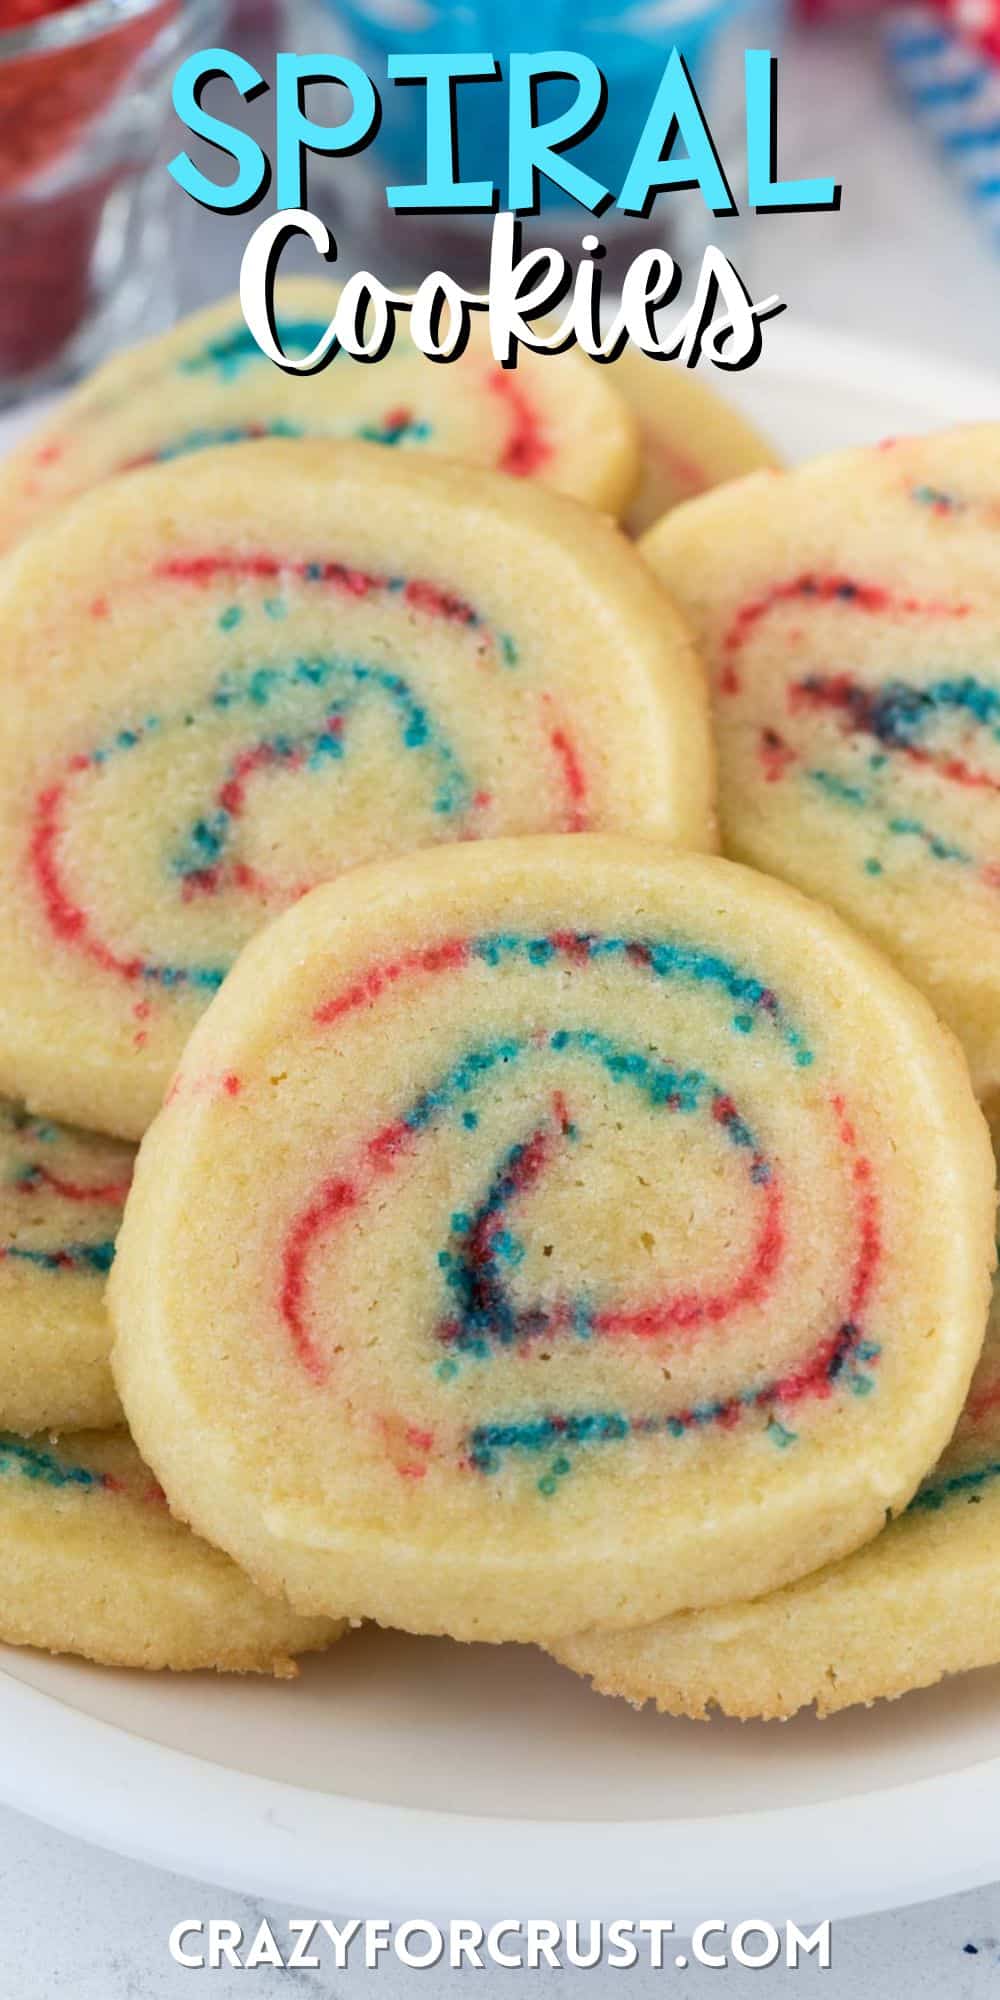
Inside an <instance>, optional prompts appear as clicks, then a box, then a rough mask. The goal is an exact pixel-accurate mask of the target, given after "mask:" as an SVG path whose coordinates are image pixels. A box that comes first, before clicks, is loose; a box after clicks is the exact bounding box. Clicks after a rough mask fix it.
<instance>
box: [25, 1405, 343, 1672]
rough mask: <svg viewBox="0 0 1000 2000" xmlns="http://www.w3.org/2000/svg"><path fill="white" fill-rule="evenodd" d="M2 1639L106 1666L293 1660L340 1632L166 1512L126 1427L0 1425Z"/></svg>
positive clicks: (284, 1664) (226, 1667) (240, 1667)
mask: <svg viewBox="0 0 1000 2000" xmlns="http://www.w3.org/2000/svg"><path fill="white" fill-rule="evenodd" d="M0 1523H2V1529H3V1532H2V1534H0V1640H2V1642H3V1644H4V1645H9V1646H36V1647H40V1648H41V1649H42V1650H43V1651H45V1652H50V1653H76V1654H80V1655H82V1656H83V1658H85V1659H88V1660H96V1661H98V1662H100V1663H101V1664H103V1665H107V1666H117V1667H145V1668H150V1669H155V1668H162V1667H171V1668H174V1669H175V1670H186V1671H191V1670H194V1669H197V1668H217V1669H218V1670H219V1671H220V1672H231V1673H271V1674H279V1675H282V1676H286V1677H287V1676H289V1675H292V1674H294V1673H295V1671H296V1669H295V1664H294V1656H295V1654H297V1653H307V1652H317V1651H319V1650H321V1649H322V1648H324V1647H326V1646H329V1645H331V1644H332V1643H333V1641H334V1640H335V1639H337V1638H339V1637H340V1633H341V1630H342V1628H341V1627H340V1626H339V1625H337V1624H335V1623H334V1622H333V1621H331V1620H329V1619H320V1618H301V1617H298V1616H296V1614H295V1612H293V1611H291V1610H289V1608H288V1606H287V1605H286V1604H283V1603H282V1602H281V1601H280V1600H279V1599H275V1598H270V1597H265V1596H264V1595H263V1593H262V1592H261V1591H259V1590H256V1589H255V1588H254V1586H253V1584H252V1583H250V1582H249V1580H248V1579H247V1577H245V1576H244V1575H243V1574H242V1573H241V1571H240V1570H238V1569H237V1567H236V1565H235V1563H232V1562H230V1561H229V1559H228V1557H226V1556H224V1555H221V1554H220V1552H219V1550H218V1549H213V1548H210V1547H209V1546H208V1543H207V1542H203V1541H199V1539H198V1537H197V1536H196V1535H193V1534H192V1533H191V1531H190V1529H189V1528H185V1527H184V1526H183V1524H182V1523H181V1522H180V1521H175V1520H174V1519H173V1518H172V1517H171V1515H170V1513H169V1512H168V1509H167V1505H166V1501H165V1500H164V1497H163V1493H162V1491H161V1489H160V1487H159V1486H158V1485H157V1482H156V1480H155V1479H154V1478H153V1476H152V1474H151V1473H150V1471H149V1470H148V1468H147V1467H146V1466H144V1465H143V1463H142V1460H141V1458H140V1457H139V1454H138V1452H137V1451H136V1449H135V1446H134V1445H133V1443H132V1442H131V1439H130V1438H129V1437H128V1436H127V1435H126V1433H125V1432H124V1431H120V1430H119V1431H84V1432H81V1433H80V1434H79V1435H78V1436H76V1437H73V1438H66V1439H62V1440H60V1441H58V1442H56V1443H54V1442H53V1440H52V1439H51V1438H50V1437H49V1436H48V1435H43V1436H40V1437H30V1438H25V1437H16V1436H14V1435H13V1434H11V1433H7V1434H0Z"/></svg>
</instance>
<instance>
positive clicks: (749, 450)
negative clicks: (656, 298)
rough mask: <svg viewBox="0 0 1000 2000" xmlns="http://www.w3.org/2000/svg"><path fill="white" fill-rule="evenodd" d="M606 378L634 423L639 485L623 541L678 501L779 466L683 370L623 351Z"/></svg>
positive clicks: (768, 449)
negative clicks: (637, 428) (747, 474)
mask: <svg viewBox="0 0 1000 2000" xmlns="http://www.w3.org/2000/svg"><path fill="white" fill-rule="evenodd" d="M607 373H608V375H609V376H610V378H611V382H612V384H613V386H614V388H616V389H617V390H618V391H619V394H620V395H622V396H624V397H625V400H626V402H627V403H629V404H630V405H631V408H632V409H633V410H634V412H635V415H636V417H637V418H638V422H639V453H640V465H641V471H640V476H639V486H638V490H637V492H636V494H635V497H634V499H633V500H632V502H631V504H630V506H628V507H627V508H626V510H625V516H624V525H625V527H626V528H627V529H628V532H629V534H630V535H641V534H643V533H644V532H645V530H646V529H647V528H650V527H652V525H653V523H654V521H658V520H659V519H660V516H661V515H663V514H665V513H667V511H668V509H669V508H671V507H676V506H677V505H678V503H679V502H680V501H682V500H692V499H694V498H695V497H696V496H697V495H698V494H699V493H705V492H708V490H709V489H710V488H711V487H713V486H721V485H722V484H723V482H724V481H725V480H727V479H739V478H740V477H741V476H742V475H743V474H744V473H747V472H758V471H760V470H761V469H762V468H764V467H765V466H771V467H774V466H778V465H780V463H781V461H780V459H779V457H778V455H777V453H776V452H775V450H774V447H773V445H771V444H769V443H768V441H767V439H766V438H764V437H762V436H761V434H760V432H759V431H758V430H755V428H754V426H753V424H751V423H749V422H748V420H747V418H746V417H744V416H742V415H741V413H740V411H739V410H737V409H734V407H733V405H732V403H730V402H727V401H726V399H725V398H724V397H723V396H720V395H719V394H718V393H717V392H716V391H715V390H714V389H710V388H709V387H708V385H707V383H706V382H705V381H704V380H703V379H702V378H701V377H700V376H696V375H694V374H692V372H691V370H690V369H689V368H681V367H679V366H678V364H677V362H675V361H652V360H650V359H649V357H648V356H647V355H645V354H640V353H639V351H638V349H637V348H634V347H627V348H626V349H625V352H624V354H621V355H620V356H619V358H618V360H617V361H615V362H612V363H610V364H609V365H608V368H607Z"/></svg>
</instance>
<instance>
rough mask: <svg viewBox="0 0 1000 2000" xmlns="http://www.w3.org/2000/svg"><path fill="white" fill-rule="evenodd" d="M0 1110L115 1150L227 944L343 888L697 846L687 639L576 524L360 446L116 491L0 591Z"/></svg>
mask: <svg viewBox="0 0 1000 2000" xmlns="http://www.w3.org/2000/svg"><path fill="white" fill-rule="evenodd" d="M0 632H2V635H3V637H2V642H0V694H2V699H3V704H4V728H3V732H2V740H0V833H2V839H0V849H2V857H0V966H2V972H0V1087H3V1085H5V1084H6V1086H7V1087H8V1088H9V1089H11V1090H12V1091H13V1090H16V1091H18V1092H19V1093H20V1094H22V1095H23V1096H25V1097H26V1099H27V1100H28V1102H29V1103H30V1104H32V1106H33V1107H35V1108H37V1109H40V1110H42V1111H45V1112H46V1113H49V1114H51V1115H53V1116H57V1117H64V1118H72V1119H74V1120H75V1121H76V1122H78V1123H81V1124H87V1125H91V1126H94V1127H96V1128H97V1129H99V1130H102V1131H114V1132H120V1133H123V1134H125V1135H126V1136H129V1137H138V1136H139V1135H140V1134H141V1133H142V1131H143V1130H144V1129H145V1126H146V1125H147V1124H148V1123H149V1120H150V1118H151V1117H152V1116H153V1113H154V1111H155V1110H156V1108H157V1106H158V1104H159V1102H160V1098H161V1096H162V1094H163V1090H164V1087H165V1085H166V1082H167V1080H168V1078H169V1075H170V1072H171V1070H172V1068H173V1066H174V1063H175V1062H176V1059H177V1057H178V1055H179V1053H180V1050H181V1048H182V1046H183V1044H184V1041H185V1039H186V1036H187V1034H188V1032H189V1030H190V1029H191V1027H192V1026H193V1024H194V1022H195V1020H196V1018H197V1016H198V1014H199V1012H200V1011H201V1009H202V1008H203V1007H204V1006H205V1004H206V1002H207V1001H208V999H209V998H210V997H211V995H212V993H213V992H214V991H215V990H216V988H217V987H218V986H219V985H220V984H221V982H222V979H223V977H224V975H225V973H226V972H227V970H228V968H229V966H230V964H231V963H232V961H233V959H234V958H235V957H236V954H237V952H238V951H239V950H240V948H241V946H242V945H243V944H244V943H245V942H246V940H247V938H248V937H250V936H251V935H252V933H253V932H254V931H255V930H257V929H258V928H259V926H260V925H261V924H262V923H264V922H266V921H267V920H268V919H269V918H271V917H273V916H274V915H275V914H276V912H277V911H279V910H280V909H281V908H282V907H283V905H284V904H286V903H288V902H291V901H293V900H294V899H295V898H296V897H298V896H299V895H301V894H302V893H303V891H304V890H305V889H307V888H309V887H310V886H312V885H313V884H315V883H316V882H320V881H323V880H326V879H328V878H329V877H330V876H331V875H334V874H336V873H337V872H338V871H339V870H340V869H341V868H344V867H350V866H353V865H354V864H355V863H357V862H360V861H365V860H367V859H369V858H370V857H373V856H377V855H379V854H383V853H392V852H395V851H399V850H401V849H405V848H412V847H417V846H420V845H424V844H427V843H430V842H435V841H441V840H456V839H465V840H471V839H477V838H478V837H479V836H480V835H483V834H490V833H497V832H532V831H540V830H548V829H553V830H560V831H576V830H578V829H581V828H586V827H599V828H603V827H612V828H632V827H635V828H636V829H641V830H644V831H646V832H648V833H650V834H656V835H661V836H663V837H664V838H667V839H673V840H676V841H678V842H680V843H681V844H689V845H693V846H697V845H702V844H707V843H709V842H710V841H711V839H712V837H713V829H712V818H711V792H712V771H711V749H710V743H709V736H708V705H707V697H706V695H705V692H704V688H703V684H702V679H701V672H700V668H699V666H698V664H697V661H696V659H695V656H694V653H693V650H692V648H691V646H690V642H689V640H688V638H687V635H686V632H684V630H683V629H682V628H681V626H680V623H679V621H678V620H677V618H676V617H675V615H674V613H673V612H672V610H671V608H670V606H669V605H668V604H667V603H666V601H665V599H664V597H663V595H662V592H661V591H660V589H659V588H658V586H657V585H656V584H655V583H654V581H653V580H652V579H651V578H650V576H649V574H648V572H647V571H646V569H645V566H644V564H643V563H642V562H641V560H640V558H639V557H638V556H637V555H636V554H635V553H634V552H633V551H632V550H631V549H630V548H629V546H628V545H627V543H625V541H624V540H623V538H622V537H621V536H620V535H619V534H618V533H617V531H615V530H614V529H612V528H611V527H609V526H608V524H607V523H605V522H603V521H602V520H601V519H600V518H599V517H598V516H597V515H594V514H591V513H590V512H588V511H587V510H585V509H583V508H580V507H577V506H576V505H574V504H573V503H572V502H570V501H565V500H560V499H559V498H557V497H556V496H554V495H552V494H545V493H543V492H542V491H541V490H540V489H531V490H529V489H522V490H517V491H515V489H514V488H513V487H512V486H511V483H510V482H509V481H501V480H498V479H496V478H495V477H494V476H493V475H491V474H486V473H474V472H472V471H469V470H467V469H461V470H459V469H457V468H455V467H453V466H447V467H446V466H444V465H443V464H437V465H436V464H434V463H433V462H432V461H431V460H425V461H424V462H422V463H420V464H417V463H414V462H413V461H412V460H411V461H404V460H402V459H394V458H393V457H392V456H391V454H390V453H388V452H379V451H376V450H374V449H373V448H371V447H369V446H360V445H343V446H336V445H322V444H305V443H303V444H299V445H294V446H293V445H287V444H275V443H263V444H255V445H247V446H245V448H244V450H243V451H242V452H240V453H235V452H233V453H230V452H206V453H204V454H203V455H202V456H201V457H200V458H199V459H197V460H190V461H188V462H186V463H185V464H184V465H183V466H161V467H158V468H157V469H156V470H154V471H149V472H146V473H142V474H138V473H137V474H135V475H134V476H133V477H132V478H130V479H128V480H117V481H110V482H108V484H107V485H105V486H104V487H103V488H102V489H101V490H100V492H98V493H96V494H94V495H92V496H90V497H89V498H88V499H87V500H86V501H82V502H80V503H78V504H77V505H76V506H75V507H73V508H72V509H69V510H67V512H66V513H65V514H64V516H63V518H62V520H61V521H59V522H58V523H54V524H53V525H52V526H51V528H50V529H49V530H48V531H47V532H46V534H45V535H44V537H42V536H39V537H37V538H34V539H33V540H32V541H31V542H30V543H26V544H24V545H23V546H22V548H21V549H19V550H18V551H16V552H15V553H14V554H13V555H12V556H11V557H9V558H8V561H7V563H6V565H5V569H4V573H3V575H2V577H0Z"/></svg>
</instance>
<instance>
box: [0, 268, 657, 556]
mask: <svg viewBox="0 0 1000 2000" xmlns="http://www.w3.org/2000/svg"><path fill="white" fill-rule="evenodd" d="M338 296H339V291H338V288H337V287H336V286H335V285H331V284H330V283H328V282H327V281H326V280H324V279H322V278H320V279H307V278H292V279H289V280H287V281H285V282H284V283H283V284H282V285H279V286H278V288H277V307H278V310H277V315H276V326H277V332H278V337H279V340H280V342H281V344H282V346H283V349H284V351H285V353H286V354H288V355H289V356H290V357H292V358H294V359H301V358H302V357H303V356H305V355H308V354H310V353H312V351H313V350H314V348H315V347H316V345H317V344H318V342H319V341H320V340H321V339H322V338H323V336H324V334H325V332H326V329H327V327H328V325H329V323H330V320H331V318H332V315H333V312H334V309H335V307H336V303H337V299H338ZM266 437H273V438H283V439H287V440H293V441H294V440H296V439H298V438H303V437H306V438H308V437H313V438H316V437H318V438H333V439H338V440H340V439H352V438H353V439H358V440H361V441H362V442H367V443H373V444H382V445H385V446H387V447H388V448H390V449H392V450H394V451H396V452H402V453H406V454H407V455H409V454H411V453H417V454H419V455H420V456H424V455H425V454H427V453H443V454H445V455H446V456H447V457H449V458H458V459H462V460H465V461H468V462H469V463H470V464H473V465H479V466H483V467H487V468H490V469H492V470H494V471H497V472H505V473H508V474H510V475H512V476H513V477H515V478H519V479H529V480H536V479H537V480H540V481H541V482H542V483H543V484H545V485H547V486H551V487H554V488H556V489H557V490H558V491H560V492H564V493H571V494H573V495H574V496H575V497H576V498H577V499H580V500H586V501H588V502H589V503H590V504H591V505H592V506H595V507H599V508H601V509H603V510H604V511H606V512H607V513H610V514H615V515H617V514H620V513H621V512H622V509H623V508H624V506H625V505H626V503H627V501H628V500H629V498H630V496H631V493H632V490H633V488H634V486H635V484H636V480H637V477H638V469H639V456H638V442H637V434H636V422H635V417H634V415H633V412H632V410H631V409H630V408H629V406H628V403H627V402H626V400H625V399H624V398H623V397H622V396H621V395H619V393H618V391H617V389H616V388H615V387H613V386H612V385H611V383H610V381H609V380H608V379H607V377H606V375H604V374H602V372H601V370H599V369H596V368H591V367H590V366H588V364H587V362H586V361H585V360H583V359H581V357H580V356H579V355H576V354H567V355H561V356H559V357H558V360H556V359H555V358H552V357H548V356H544V355H542V356H539V355H534V354H530V353H523V354H521V355H519V357H518V366H517V368H516V370H507V369H503V368H501V367H499V366H498V364H497V363H496V362H495V361H494V359H493V355H492V352H491V350H490V345H489V335H488V330H487V328H486V325H485V321H484V318H483V316H482V315H474V316H473V328H472V337H471V339H470V341H469V345H468V348H467V350H466V352H465V354H464V355H463V356H461V358H460V359H459V360H457V361H453V362H448V363H447V364H445V365H441V364H439V363H436V362H434V361H429V360H427V359H426V358H425V356H423V355H422V354H421V353H420V352H419V350H418V349H417V348H416V347H415V346H414V344H413V342H412V340H411V339H410V336H409V332H408V322H407V317H406V315H405V314H402V315H400V318H399V321H398V330H397V334H396V339H395V343H394V345H393V349H392V352H391V354H389V355H386V356H384V357H383V359H382V360H380V361H379V362H377V363H376V364H375V365H373V366H368V365H365V364H364V363H362V362H358V361H354V360H352V359H351V357H350V356H348V355H346V354H343V353H340V354H338V355H336V356H335V358H334V360H333V361H332V362H331V363H330V365H329V366H328V367H326V368H323V369H321V370H320V372H319V373H318V374H312V375H287V374H285V373H284V371H283V370H282V369H280V368H278V367H277V366H276V365H275V363H274V362H272V361H271V360H270V359H269V358H268V357H267V356H266V355H265V354H263V353H262V351H261V349H260V348H259V347H258V346H257V343H256V341H255V340H254V338H253V336H252V334H251V333H250V331H249V329H248V327H247V325H246V322H245V320H244V318H243V314H242V311H241V308H240V302H239V299H238V298H235V297H234V298H229V299H225V300H223V301H222V302H221V304H219V305H214V306H210V307H208V309H207V310H206V311H204V312H200V313H196V314H194V315H192V316H191V317H190V318H188V319H185V320H182V321H181V322H180V324H179V325H178V326H176V327H174V328H173V329H172V330H171V331H170V332H169V333H166V334H162V335H160V336H158V337H157V338H155V339H153V340H148V341H145V342H143V343H142V345H141V346H138V347H134V348H131V349H129V350H128V351H127V352H126V353H124V354H120V355H116V356H114V357H113V358H112V359H111V360H110V361H108V362H106V363H105V365H104V366H103V367H102V368H99V369H98V370H97V372H96V373H95V374H94V375H92V376H90V377H89V378H88V379H87V380H86V381H85V382H84V383H82V384H81V386H80V387H79V388H77V389H75V390H74V391H73V393H72V394H71V395H69V396H67V397H66V398H65V399H64V400H63V401H62V402H61V403H60V404H59V407H58V409H57V410H56V411H55V413H54V414H53V415H52V417H50V418H49V419H48V420H47V422H46V423H45V425H44V428H43V429H42V430H41V431H39V432H38V433H36V434H35V435H33V436H32V437H30V438H29V439H28V440H27V442H26V443H25V444H24V445H22V446H21V447H20V448H19V449H18V450H17V451H16V452H15V453H14V454H13V455H12V457H10V458H9V459H7V460H6V461H5V462H4V464H3V466H2V467H0V519H2V523H3V525H2V528H0V546H3V547H9V546H10V544H11V543H13V542H15V541H17V540H19V539H20V537H21V536H22V535H24V534H25V533H26V532H27V531H28V530H29V529H30V528H32V527H34V526H35V525H36V524H37V523H38V522H40V521H42V520H44V519H46V518H47V517H48V516H49V515H51V514H52V512H53V511H54V510H55V509H57V508H58V507H60V506H62V505H63V504H64V502H65V501H66V500H68V499H72V498H73V497H75V495H77V494H78V493H83V492H86V491H88V490H89V489H90V488H91V487H93V486H96V485H97V484H98V483H99V482H100V481H101V480H103V479H106V478H108V477H109V475H111V474H114V473H118V472H126V471H130V470H132V469H133V468H135V467H137V466H143V465H147V464H151V463H153V462H156V461H159V460H171V459H184V458H190V457H191V456H192V455H193V454H195V453H197V452H200V451H203V450H205V449H212V448H214V447H217V446H222V445H231V444H240V443H244V442H246V441H247V440H252V439H256V438H266Z"/></svg>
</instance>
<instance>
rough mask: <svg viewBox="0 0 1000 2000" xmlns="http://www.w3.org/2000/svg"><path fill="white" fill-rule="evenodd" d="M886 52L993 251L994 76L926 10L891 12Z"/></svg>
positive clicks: (999, 184)
mask: <svg viewBox="0 0 1000 2000" xmlns="http://www.w3.org/2000/svg"><path fill="white" fill-rule="evenodd" d="M886 50H887V53H888V58H889V62H890V64H891V66H892V69H893V72H894V74H895V76H896V79H897V81H898V82H899V84H900V86H901V88H902V90H903V92H904V94H905V96H906V98H907V101H908V102H909V104H910V106H911V108H912V109H913V111H914V112H915V114H916V116H917V117H918V118H919V120H920V122H921V124H922V125H923V126H924V128H925V130H927V131H928V132H929V133H930V134H931V135H932V137H933V138H934V140H935V141H936V143H937V144H938V145H939V146H940V147H941V149H942V151H943V152H944V153H945V154H946V155H947V156H948V158H949V160H950V161H951V163H952V165H953V167H954V169H955V171H956V173H957V174H958V177H959V179H960V181H961V184H962V186H963V187H964V189H965V193H966V195H967V196H968V198H969V200H970V201H971V202H972V203H973V205H974V207H975V208H976V210H977V212H978V214H979V215H980V217H981V219H982V221H983V223H984V225H985V227H986V229H987V230H988V231H989V233H990V235H991V237H992V239H993V243H994V246H995V248H996V249H997V250H998V251H1000V70H998V69H997V68H996V67H995V65H994V64H993V63H991V62H990V60H989V58H988V57H987V56H985V55H983V54H981V53H980V52H979V50H977V49H976V48H975V47H973V46H971V45H970V43H968V42H967V41H965V40H963V38H962V36H961V35H960V34H958V33H957V32H956V31H955V29H954V28H952V27H951V26H950V25H949V24H948V22H947V21H944V20H942V17H941V15H940V13H939V12H938V11H937V10H936V9H935V8H933V7H905V8H901V9H899V10H898V11H897V12H896V13H894V14H893V15H892V16H891V18H890V21H889V24H888V26H887V28H886Z"/></svg>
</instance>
